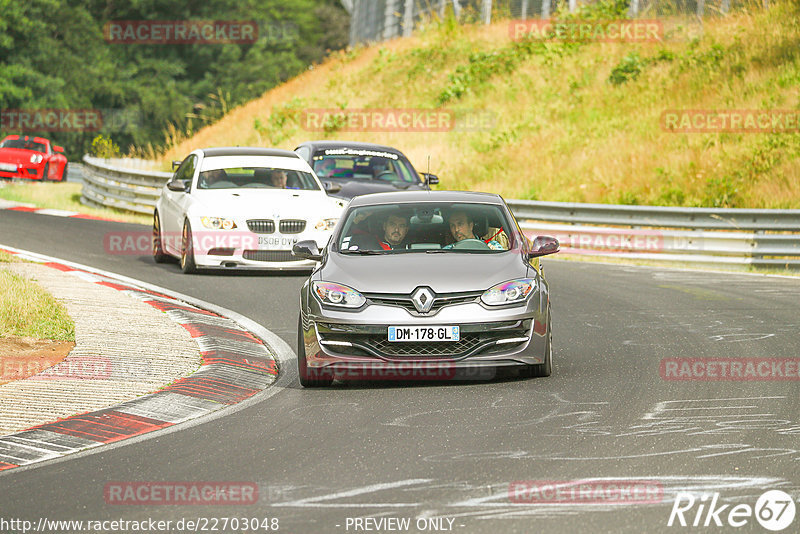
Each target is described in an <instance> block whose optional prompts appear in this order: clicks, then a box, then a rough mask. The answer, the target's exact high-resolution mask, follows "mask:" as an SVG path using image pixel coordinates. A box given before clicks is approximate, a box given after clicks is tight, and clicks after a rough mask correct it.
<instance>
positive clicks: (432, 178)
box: [422, 172, 439, 185]
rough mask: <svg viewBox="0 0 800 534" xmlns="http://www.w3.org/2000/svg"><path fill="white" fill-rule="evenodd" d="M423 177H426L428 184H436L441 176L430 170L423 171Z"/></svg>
mask: <svg viewBox="0 0 800 534" xmlns="http://www.w3.org/2000/svg"><path fill="white" fill-rule="evenodd" d="M422 176H423V178H425V183H426V184H428V185H436V184H438V183H439V177H438V176H436V175H435V174H430V173H428V172H423V173H422Z"/></svg>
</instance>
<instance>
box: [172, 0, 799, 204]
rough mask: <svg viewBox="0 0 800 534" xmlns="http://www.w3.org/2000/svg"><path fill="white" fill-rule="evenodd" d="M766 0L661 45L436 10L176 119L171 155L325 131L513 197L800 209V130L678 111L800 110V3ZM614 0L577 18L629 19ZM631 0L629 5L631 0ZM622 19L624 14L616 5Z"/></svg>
mask: <svg viewBox="0 0 800 534" xmlns="http://www.w3.org/2000/svg"><path fill="white" fill-rule="evenodd" d="M760 4H761V2H760V1H754V2H753V5H752V6H751V7H749V8H747V9H745V10H742V11H738V12H736V13H733V14H731V15H729V16H727V17H708V18H706V20H705V21H704V23H703V31H702V33H698V32H697V31H696V29H697V26H696V25H695V24H694V22H693V21H692V20H691V19H690V18H689V17H680V16H679V17H674V18H665V19H662V22H663V24H664V27H665V28H666V31H667V38H665V39H664V41H662V42H658V43H583V44H578V43H559V42H513V41H512V40H511V39H510V37H509V32H508V29H509V26H508V21H502V20H501V21H497V22H496V23H494V24H493V25H491V26H489V27H485V26H480V25H475V26H472V25H458V24H455V23H453V21H452V20H445V21H443V22H438V23H437V22H432V23H430V24H428V26H427V28H426V29H425V30H423V31H421V32H418V33H416V34H415V35H414V36H413V37H411V38H408V39H398V40H394V41H390V42H386V43H380V44H377V45H375V46H372V47H358V48H355V49H352V50H350V51H347V52H342V53H338V54H335V55H334V56H333V57H331V58H330V59H329V60H328V61H326V62H325V63H323V64H322V65H317V66H315V67H314V68H313V69H312V70H309V71H308V72H306V73H304V74H302V75H300V76H299V77H297V78H295V79H293V80H290V81H289V82H287V83H286V84H284V85H282V86H280V87H277V88H275V89H273V90H271V91H269V92H267V93H265V94H264V96H262V97H261V98H259V99H256V100H254V101H252V102H249V103H248V104H246V105H244V106H241V107H239V108H236V109H233V110H231V111H230V112H229V113H228V114H227V115H226V116H225V117H223V118H222V119H221V120H220V121H219V122H217V123H216V124H214V125H211V126H209V127H207V128H204V129H203V130H201V131H199V132H198V133H197V134H195V135H194V136H193V137H191V138H182V137H181V136H180V135H178V133H177V132H171V135H170V138H171V139H172V140H173V142H174V144H173V146H172V147H171V148H170V149H169V150H167V151H166V152H165V153H164V154H161V155H159V161H160V162H161V165H162V168H165V169H166V168H168V166H169V162H170V161H171V160H173V159H178V158H183V157H184V156H185V155H186V154H187V153H189V152H190V151H191V150H194V149H195V148H197V147H202V146H233V145H243V146H247V145H252V146H279V147H281V148H287V149H293V148H294V147H296V146H297V145H298V144H299V143H301V142H303V141H307V140H309V139H313V138H331V139H333V138H337V139H352V140H362V141H372V142H377V143H383V144H388V145H393V146H397V147H398V148H400V149H402V150H403V151H404V152H406V153H407V154H408V155H409V157H410V158H411V160H412V162H413V163H414V165H415V166H416V167H417V168H418V169H425V168H426V167H427V158H428V156H431V170H432V172H434V173H436V174H438V175H439V176H440V178H441V184H440V186H439V187H440V188H441V189H470V190H478V191H490V192H495V193H500V194H502V195H503V196H505V197H506V198H522V199H537V200H553V201H571V202H600V203H614V204H616V203H624V204H646V205H676V206H708V207H715V206H717V207H742V208H743V207H753V208H800V134H799V133H783V134H777V133H776V134H773V133H758V134H754V133H714V134H703V133H671V132H667V131H664V130H663V129H662V127H661V115H662V112H664V111H666V110H684V109H709V110H725V109H784V110H800V92H798V90H797V88H798V86H800V4H798V3H797V2H796V1H795V2H793V1H790V0H782V1H781V0H778V1H775V2H770V4H771V8H770V9H768V10H763V9H760V8H759V7H757V6H759V5H760ZM621 5H622V3H621V2H608V1H606V2H603V3H601V4H599V5H598V6H595V7H593V8H589V9H591V10H594V11H587V12H584V13H581V14H580V15H578V16H577V17H576V18H584V19H586V18H593V17H594V18H600V19H602V18H606V19H609V18H615V14H616V13H617V11H619V9H620V6H621ZM623 7H624V6H623ZM616 18H624V15H623V16H616ZM319 108H322V109H364V108H380V109H386V108H425V109H451V110H456V111H459V112H465V111H467V112H468V111H475V112H488V113H490V114H491V115H492V116H493V117H494V118H495V120H494V123H493V124H491V125H490V126H489V127H488V128H486V129H484V130H481V131H449V132H425V133H407V132H389V133H386V132H383V133H376V132H346V131H343V130H342V129H341V128H342V124H338V123H336V122H335V121H333V122H332V123H331V124H328V125H327V126H326V128H325V131H322V132H314V131H308V130H306V129H304V125H303V124H302V116H303V114H302V112H303V110H306V109H319Z"/></svg>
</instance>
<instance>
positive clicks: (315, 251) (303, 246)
mask: <svg viewBox="0 0 800 534" xmlns="http://www.w3.org/2000/svg"><path fill="white" fill-rule="evenodd" d="M292 255H293V256H297V257H298V258H303V259H304V260H313V261H322V251H321V250H320V249H319V247H318V246H317V242H316V241H314V240H313V239H309V240H308V241H298V242H297V243H295V244H294V246H293V247H292Z"/></svg>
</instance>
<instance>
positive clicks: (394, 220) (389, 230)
mask: <svg viewBox="0 0 800 534" xmlns="http://www.w3.org/2000/svg"><path fill="white" fill-rule="evenodd" d="M409 219H410V217H409V216H408V215H407V214H405V213H402V214H395V213H392V214H391V215H389V216H388V217H387V218H386V220H385V221H383V241H381V248H382V249H383V250H395V249H404V248H408V243H406V242H405V239H406V236H407V235H408V227H409V222H408V221H409Z"/></svg>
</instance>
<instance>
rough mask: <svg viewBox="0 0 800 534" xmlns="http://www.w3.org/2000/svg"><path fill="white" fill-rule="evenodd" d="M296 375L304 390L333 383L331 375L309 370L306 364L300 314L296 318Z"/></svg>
mask: <svg viewBox="0 0 800 534" xmlns="http://www.w3.org/2000/svg"><path fill="white" fill-rule="evenodd" d="M297 374H299V375H300V385H302V386H303V387H304V388H320V387H326V386H330V385H331V384H332V383H333V375H332V374H331V373H329V372H325V371H321V370H318V369H309V368H308V363H307V362H306V344H305V341H304V340H303V319H302V313H301V315H300V316H298V318H297Z"/></svg>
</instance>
